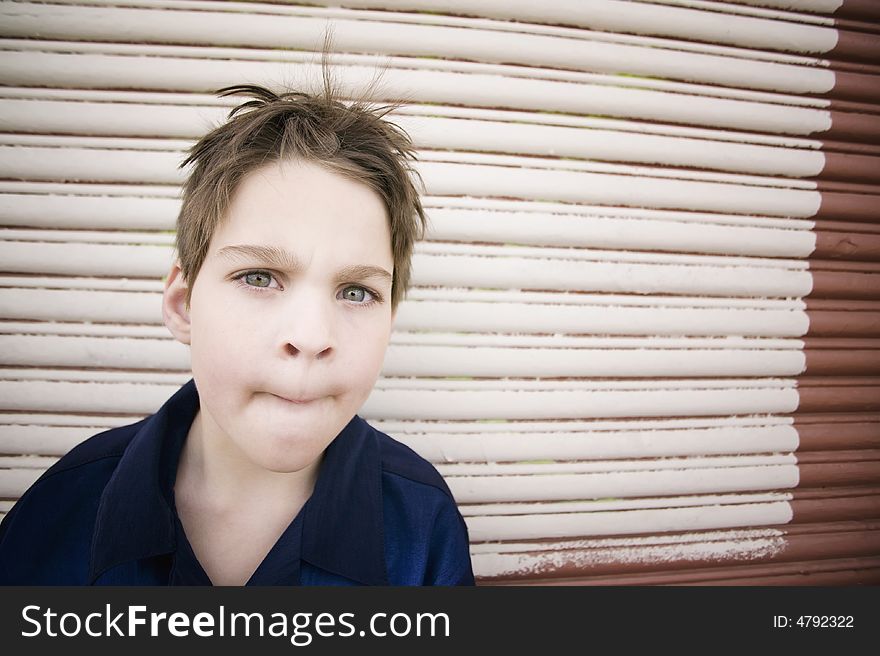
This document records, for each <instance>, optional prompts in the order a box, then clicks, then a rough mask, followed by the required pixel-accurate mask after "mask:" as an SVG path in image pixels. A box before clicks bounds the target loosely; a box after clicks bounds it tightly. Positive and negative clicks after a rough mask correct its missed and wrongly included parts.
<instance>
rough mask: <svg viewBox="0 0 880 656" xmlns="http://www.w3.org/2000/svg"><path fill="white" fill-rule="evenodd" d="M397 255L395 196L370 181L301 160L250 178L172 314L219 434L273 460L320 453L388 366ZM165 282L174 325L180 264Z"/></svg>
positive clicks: (209, 422)
mask: <svg viewBox="0 0 880 656" xmlns="http://www.w3.org/2000/svg"><path fill="white" fill-rule="evenodd" d="M393 266H394V260H393V257H392V253H391V235H390V230H389V227H388V219H387V215H386V210H385V205H384V203H383V202H382V200H381V198H380V197H379V196H378V194H376V193H375V192H374V191H373V190H371V189H370V188H369V187H367V186H366V185H364V184H362V183H359V182H355V181H352V180H350V179H348V178H345V177H343V176H341V175H339V174H338V173H333V172H330V171H329V170H327V169H325V168H322V167H321V166H319V165H316V164H312V163H308V162H300V161H285V162H276V163H272V164H269V165H267V166H266V167H264V168H261V169H259V170H257V171H253V172H252V173H250V174H249V175H248V176H246V177H245V178H244V179H243V180H242V182H241V183H240V185H239V187H238V190H237V191H236V193H235V195H234V197H233V199H232V202H231V203H230V206H229V209H228V211H227V213H226V215H225V217H224V220H223V221H222V222H221V224H220V225H219V226H218V227H217V229H216V231H215V233H214V236H213V237H212V239H211V243H210V246H209V249H208V255H207V257H206V258H205V261H204V264H203V265H202V268H201V270H200V271H199V273H198V275H197V276H196V279H195V282H194V283H193V288H192V297H191V304H190V308H189V312H188V313H181V314H183V317H184V318H183V321H184V322H185V323H184V324H183V330H180V329H179V328H177V330H175V328H176V327H172V325H170V324H169V328H171V330H172V333H174V334H175V337H177V338H178V339H179V340H180V341H182V342H184V343H188V344H190V353H191V357H192V371H193V377H194V378H195V381H196V386H197V388H198V390H199V396H200V403H201V407H200V413H201V414H200V418H201V426H202V430H203V431H204V432H205V435H204V437H205V438H206V439H207V440H208V442H209V443H216V444H219V445H221V449H222V450H223V451H224V452H226V453H230V454H233V455H234V456H236V457H237V456H239V455H241V456H243V457H245V458H247V459H248V460H250V461H251V462H252V463H254V464H256V465H258V466H260V467H262V468H264V469H267V470H271V471H275V472H292V471H298V470H301V469H303V468H304V467H306V466H308V465H310V464H312V463H313V462H315V461H316V459H317V458H318V457H319V456H320V455H321V453H322V452H323V450H324V448H325V447H326V446H327V445H328V444H329V443H330V441H331V440H332V439H333V438H334V437H335V436H336V435H337V434H338V433H339V431H340V430H342V428H343V427H344V426H345V425H346V424H347V423H348V422H349V420H350V419H351V418H352V417H353V416H354V414H355V413H356V412H357V411H358V409H359V408H360V406H361V405H362V404H363V402H364V401H365V400H366V398H367V396H368V395H369V394H370V391H371V389H372V387H373V385H374V383H375V381H376V378H377V377H378V375H379V371H380V369H381V367H382V361H383V357H384V355H385V350H386V348H387V346H388V340H389V338H390V335H391V326H392V322H393V319H394V315H393V313H392V311H391V301H390V299H391V274H392V273H393ZM173 278H176V279H177V280H173ZM166 285H167V286H166V301H165V304H166V324H168V323H169V320H168V309H167V308H168V304H169V302H170V301H169V299H168V297H169V295H171V296H173V290H174V289H175V286H178V290H177V291H178V293H179V292H180V289H181V288H183V281H181V280H180V275H179V272H178V273H177V275H176V276H175V275H174V269H172V276H169V282H168V283H167V284H166ZM178 300H179V299H178ZM178 307H179V306H178ZM187 314H188V316H187ZM186 322H188V323H186Z"/></svg>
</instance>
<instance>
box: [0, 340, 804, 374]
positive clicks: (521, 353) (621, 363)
mask: <svg viewBox="0 0 880 656" xmlns="http://www.w3.org/2000/svg"><path fill="white" fill-rule="evenodd" d="M0 365H4V366H28V365H31V366H38V367H82V368H88V367H101V368H111V369H158V370H178V371H186V370H188V369H189V366H190V365H189V349H188V348H187V347H185V346H184V345H182V344H180V343H179V342H176V341H175V340H173V339H171V338H170V337H168V338H166V339H148V338H141V339H131V338H124V337H73V336H59V335H8V334H0ZM805 366H806V358H805V355H804V353H803V351H801V350H781V351H780V350H768V349H764V350H737V349H712V350H704V349H697V348H694V349H687V350H684V349H670V348H661V349H657V348H653V349H652V348H640V349H614V348H598V349H593V348H580V349H572V348H541V347H532V348H524V347H521V348H505V347H503V346H500V345H498V346H492V347H481V346H471V347H458V346H427V345H403V344H395V343H393V341H392V344H391V345H390V346H389V347H388V350H387V353H386V356H385V363H384V365H383V367H382V374H383V375H385V376H424V377H432V376H455V377H459V376H478V377H504V376H510V377H519V378H522V377H533V376H534V377H548V378H558V377H620V378H628V377H638V378H651V377H697V376H713V377H731V376H739V377H743V376H795V375H798V374H800V373H802V372H803V370H804V368H805Z"/></svg>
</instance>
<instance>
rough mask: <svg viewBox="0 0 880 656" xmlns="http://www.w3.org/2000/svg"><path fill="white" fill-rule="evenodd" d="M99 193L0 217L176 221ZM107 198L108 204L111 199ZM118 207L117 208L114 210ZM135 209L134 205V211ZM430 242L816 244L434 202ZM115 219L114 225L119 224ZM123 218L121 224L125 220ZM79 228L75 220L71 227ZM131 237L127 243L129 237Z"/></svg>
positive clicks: (160, 206) (780, 235) (800, 233)
mask: <svg viewBox="0 0 880 656" xmlns="http://www.w3.org/2000/svg"><path fill="white" fill-rule="evenodd" d="M96 200H98V199H93V198H89V197H73V198H71V197H61V196H37V195H33V196H27V195H13V194H0V223H2V222H5V223H8V224H20V223H22V222H23V223H26V224H27V225H29V226H34V227H36V226H40V225H44V224H48V223H50V222H52V223H54V226H53V227H59V228H60V227H61V226H60V225H59V224H60V223H62V222H64V219H61V220H59V218H58V214H56V213H55V212H53V210H54V209H55V208H56V207H58V206H72V207H71V208H70V209H69V210H67V211H66V212H64V214H66V215H67V216H68V217H70V218H69V219H68V220H72V221H73V222H75V223H86V224H87V225H88V227H93V226H96V227H101V226H103V227H107V228H111V227H113V228H118V227H121V226H120V224H122V225H124V226H126V227H127V226H128V225H129V223H130V222H131V223H133V224H134V225H133V226H132V227H143V226H144V223H146V222H152V221H155V222H156V223H159V221H160V220H159V216H161V215H162V214H164V217H165V218H164V220H163V221H161V223H159V225H155V227H157V228H163V227H166V226H165V225H162V224H167V223H169V222H171V223H173V221H174V217H175V215H176V213H177V211H176V210H177V209H178V208H177V207H172V206H170V202H169V201H166V200H164V199H149V200H148V199H137V200H135V199H132V200H123V199H119V198H115V199H102V200H101V201H99V202H95V201H96ZM107 201H110V202H107ZM114 209H115V210H117V211H116V212H114V211H113V210H114ZM129 210H130V211H129ZM172 212H173V213H172ZM427 214H428V220H429V224H430V229H429V231H428V233H427V234H426V239H428V240H440V241H464V242H469V241H479V242H482V243H493V242H495V243H502V242H503V243H509V244H523V245H535V246H575V247H584V248H622V249H627V250H657V251H669V252H687V253H713V254H733V255H756V256H762V257H808V256H809V255H810V254H811V253H812V252H813V250H815V245H816V234H815V233H814V232H813V231H808V230H803V229H798V230H793V229H779V228H763V227H745V226H726V225H713V224H708V225H707V224H702V223H697V222H692V223H685V222H681V221H659V220H658V221H654V220H644V219H622V218H612V217H602V216H584V217H581V216H578V215H554V214H541V213H535V212H503V211H490V210H483V211H480V210H469V209H461V208H455V209H451V208H450V209H447V208H429V209H428V210H427ZM114 222H115V223H114ZM123 222H124V223H123ZM68 227H75V226H68ZM2 235H3V238H5V239H13V240H15V239H31V238H36V239H38V240H40V241H62V240H63V241H92V242H95V241H100V242H108V243H109V242H125V243H146V242H148V241H154V242H157V243H168V244H171V243H173V241H174V236H173V234H171V233H170V231H169V232H168V234H164V233H163V234H159V235H156V234H150V233H134V232H132V231H125V232H121V231H116V232H104V233H100V232H95V231H87V230H77V231H71V230H63V229H58V230H53V231H51V232H42V233H39V232H35V231H24V230H17V231H16V232H14V233H13V232H12V231H10V230H5V231H3V232H2ZM126 240H127V241H126Z"/></svg>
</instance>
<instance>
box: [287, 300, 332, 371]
mask: <svg viewBox="0 0 880 656" xmlns="http://www.w3.org/2000/svg"><path fill="white" fill-rule="evenodd" d="M282 335H283V342H284V345H283V348H284V349H285V351H286V353H287V355H290V356H296V357H306V358H309V359H311V358H315V359H323V358H327V357H328V356H330V354H331V353H333V350H334V344H333V330H332V320H331V308H329V307H326V304H324V303H321V302H319V301H317V302H316V301H314V300H313V301H311V302H309V301H306V300H303V301H302V302H300V303H297V304H296V307H294V308H293V310H292V311H291V312H289V313H288V314H287V316H286V318H285V325H284V330H283V332H282Z"/></svg>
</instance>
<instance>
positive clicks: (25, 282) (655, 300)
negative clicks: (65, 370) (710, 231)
mask: <svg viewBox="0 0 880 656" xmlns="http://www.w3.org/2000/svg"><path fill="white" fill-rule="evenodd" d="M0 287H20V288H22V289H28V290H32V289H49V290H112V291H121V292H153V293H159V294H161V293H162V281H161V280H146V279H145V280H130V279H128V278H122V279H115V280H112V279H106V278H89V277H56V276H15V275H6V276H2V275H0ZM408 297H409V298H410V299H411V300H413V301H425V302H431V303H437V302H448V303H464V302H469V303H534V304H537V305H559V306H563V307H589V306H605V307H621V308H626V309H631V308H648V307H657V308H664V309H683V310H695V309H707V310H717V309H737V310H767V311H771V312H785V311H787V312H791V313H802V312H803V311H804V310H805V309H806V303H805V302H804V301H803V300H802V299H797V298H785V299H779V298H733V297H728V298H712V297H708V296H673V295H669V296H638V295H624V294H580V293H578V294H573V293H568V292H540V291H539V292H530V291H522V290H515V291H510V290H491V289H464V288H437V287H419V286H415V287H412V288H411V289H410V290H409V293H408ZM508 332H510V331H508ZM545 332H546V331H545ZM678 334H681V333H678Z"/></svg>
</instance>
